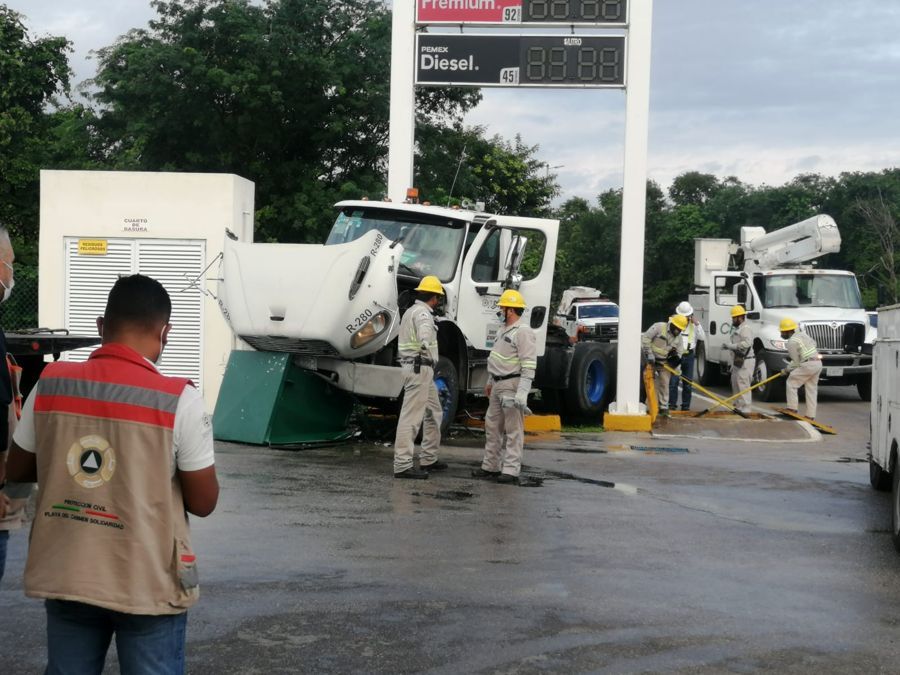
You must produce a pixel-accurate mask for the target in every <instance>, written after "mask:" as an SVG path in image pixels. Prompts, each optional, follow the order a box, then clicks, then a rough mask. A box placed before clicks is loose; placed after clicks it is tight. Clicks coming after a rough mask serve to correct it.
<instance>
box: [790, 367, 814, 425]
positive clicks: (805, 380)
mask: <svg viewBox="0 0 900 675" xmlns="http://www.w3.org/2000/svg"><path fill="white" fill-rule="evenodd" d="M821 373H822V362H821V361H819V359H813V360H811V361H806V362H805V363H801V364H800V365H799V366H797V367H796V368H794V369H793V370H792V371H791V372H790V374H789V375H788V377H787V385H786V391H785V398H786V399H787V407H788V408H790V409H791V410H798V408H797V406H798V405H799V400H800V399H799V396H798V394H799V393H800V387H801V386H802V387H803V390H804V391H805V392H806V416H807V417H815V416H816V407H817V404H818V399H819V375H821Z"/></svg>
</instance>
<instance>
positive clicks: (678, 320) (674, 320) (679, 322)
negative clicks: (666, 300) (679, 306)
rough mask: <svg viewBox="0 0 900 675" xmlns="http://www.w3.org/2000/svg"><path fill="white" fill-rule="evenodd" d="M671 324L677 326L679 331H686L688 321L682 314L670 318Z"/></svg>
mask: <svg viewBox="0 0 900 675" xmlns="http://www.w3.org/2000/svg"><path fill="white" fill-rule="evenodd" d="M669 323H670V324H672V325H673V326H675V328H677V329H678V330H684V329H685V328H687V325H688V320H687V317H686V316H681V314H673V315H672V316H670V317H669Z"/></svg>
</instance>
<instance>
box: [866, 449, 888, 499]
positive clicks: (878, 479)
mask: <svg viewBox="0 0 900 675" xmlns="http://www.w3.org/2000/svg"><path fill="white" fill-rule="evenodd" d="M869 484H870V485H871V486H872V487H873V488H875V489H876V490H878V491H879V492H890V491H891V489H892V487H893V478H892V477H891V474H890V473H888V472H887V471H885V470H884V469H882V468H881V467H880V466H878V463H877V462H876V461H875V460H874V459H872V456H871V455H869Z"/></svg>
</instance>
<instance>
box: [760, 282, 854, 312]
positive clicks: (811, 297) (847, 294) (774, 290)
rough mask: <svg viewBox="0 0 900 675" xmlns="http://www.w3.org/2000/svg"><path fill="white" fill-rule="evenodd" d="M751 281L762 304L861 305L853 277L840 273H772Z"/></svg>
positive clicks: (765, 305) (849, 306) (786, 305)
mask: <svg viewBox="0 0 900 675" xmlns="http://www.w3.org/2000/svg"><path fill="white" fill-rule="evenodd" d="M753 284H754V286H755V287H756V292H757V293H759V299H760V300H761V301H762V304H763V307H843V308H845V309H861V308H862V300H861V298H860V296H859V286H857V285H856V277H852V276H847V275H843V274H775V275H771V276H757V277H756V278H755V279H754V280H753Z"/></svg>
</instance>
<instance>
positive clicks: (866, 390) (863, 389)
mask: <svg viewBox="0 0 900 675" xmlns="http://www.w3.org/2000/svg"><path fill="white" fill-rule="evenodd" d="M856 391H857V392H858V393H859V397H860V398H861V399H862V400H863V401H871V400H872V375H861V376H860V378H859V379H858V380H857V381H856Z"/></svg>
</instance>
